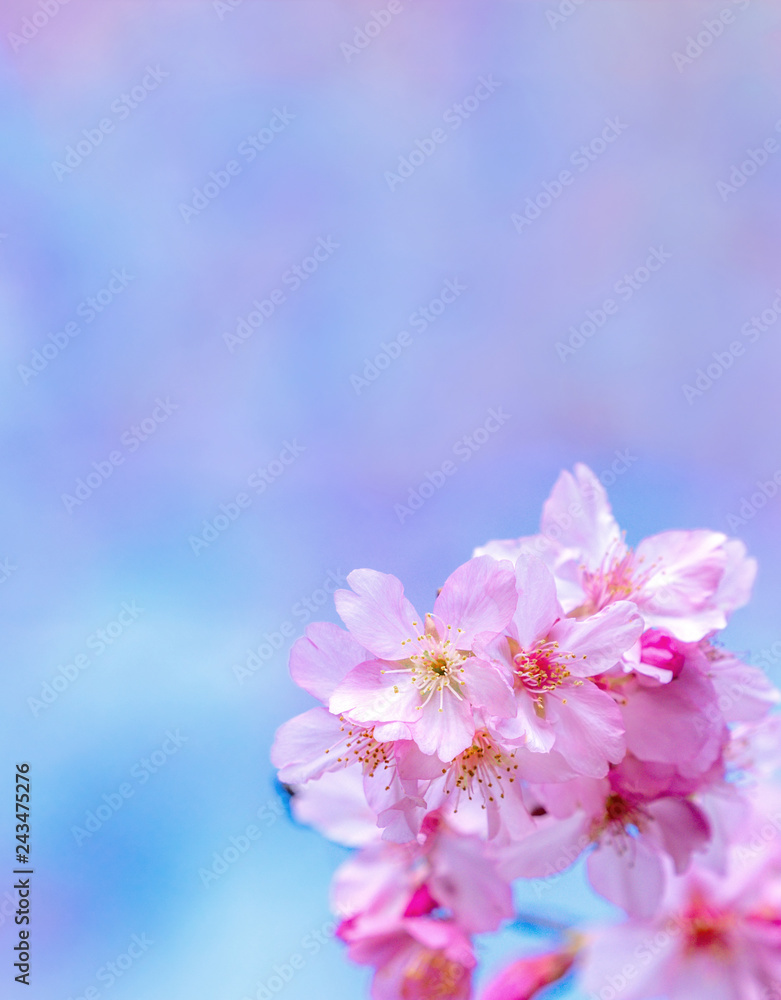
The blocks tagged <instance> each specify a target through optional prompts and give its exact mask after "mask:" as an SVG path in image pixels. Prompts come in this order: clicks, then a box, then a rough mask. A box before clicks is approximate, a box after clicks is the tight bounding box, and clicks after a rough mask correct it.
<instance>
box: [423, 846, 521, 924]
mask: <svg viewBox="0 0 781 1000" xmlns="http://www.w3.org/2000/svg"><path fill="white" fill-rule="evenodd" d="M430 857H431V864H432V868H433V871H432V874H431V877H430V879H429V882H430V885H431V890H432V892H433V893H434V896H435V898H436V899H437V901H438V902H439V904H440V905H441V906H444V907H446V908H447V909H449V910H451V911H452V913H453V916H454V917H455V919H456V920H457V921H458V923H459V925H460V926H461V927H463V929H464V930H465V931H467V933H469V934H481V933H485V932H487V931H495V930H496V929H497V928H498V927H499V925H500V923H501V922H502V921H503V920H509V919H511V918H512V916H513V912H514V910H513V897H512V891H511V889H510V885H509V883H508V882H507V881H506V880H505V879H503V878H501V877H500V876H499V875H498V873H497V871H496V864H495V862H494V861H493V860H490V859H489V858H488V856H487V854H486V845H485V842H483V841H481V840H479V839H478V838H477V837H465V836H463V835H461V834H456V833H454V832H453V831H451V830H448V829H445V830H443V832H441V833H440V834H438V836H437V838H436V841H435V847H434V849H433V851H432V853H431V856H430Z"/></svg>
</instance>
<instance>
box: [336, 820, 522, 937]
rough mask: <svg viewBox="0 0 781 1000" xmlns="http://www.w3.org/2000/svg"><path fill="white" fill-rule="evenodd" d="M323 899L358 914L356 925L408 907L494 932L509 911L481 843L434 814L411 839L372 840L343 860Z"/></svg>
mask: <svg viewBox="0 0 781 1000" xmlns="http://www.w3.org/2000/svg"><path fill="white" fill-rule="evenodd" d="M421 901H422V908H421ZM331 902H332V906H333V909H334V910H335V911H336V912H338V913H340V914H342V915H344V916H347V917H360V922H361V927H362V928H363V929H364V930H366V928H368V927H371V928H372V929H375V928H376V927H378V926H382V927H384V926H385V925H386V924H387V923H388V922H391V923H392V922H393V921H396V920H399V919H401V918H402V917H403V916H410V915H413V914H411V911H410V907H411V906H412V907H413V908H414V909H415V910H416V913H415V914H414V915H420V913H424V912H425V913H429V912H431V911H432V910H433V909H437V908H438V909H441V910H446V911H447V914H448V916H450V917H453V918H454V919H455V920H456V921H457V922H458V924H459V926H460V927H461V928H462V929H463V930H465V931H466V932H467V933H470V934H478V933H485V932H487V931H494V930H496V929H497V928H498V927H499V925H500V923H501V922H502V921H503V920H508V919H510V918H511V917H512V916H513V905H512V894H511V892H510V886H509V883H508V882H507V881H506V880H505V879H503V878H502V877H501V876H500V875H499V873H498V871H497V866H496V861H495V860H494V859H493V858H492V857H491V856H490V855H489V852H488V849H487V846H486V843H485V842H484V841H483V840H481V839H480V838H479V837H475V836H470V835H464V834H462V833H459V832H458V831H457V830H455V829H454V828H453V827H452V826H450V825H449V824H448V823H446V822H445V821H444V819H443V818H442V817H441V816H440V815H438V814H436V813H431V814H429V816H427V817H426V821H425V823H424V824H423V829H422V831H421V834H420V836H419V838H418V839H417V840H416V841H413V842H410V843H407V844H395V843H388V842H387V841H381V840H376V841H375V842H374V843H369V844H367V845H366V846H365V847H364V848H363V849H362V850H361V851H359V852H358V854H356V855H355V856H354V857H352V858H350V859H349V860H348V861H346V862H345V863H344V864H343V865H342V866H341V867H340V868H339V870H338V871H337V873H336V875H335V876H334V881H333V884H332V891H331Z"/></svg>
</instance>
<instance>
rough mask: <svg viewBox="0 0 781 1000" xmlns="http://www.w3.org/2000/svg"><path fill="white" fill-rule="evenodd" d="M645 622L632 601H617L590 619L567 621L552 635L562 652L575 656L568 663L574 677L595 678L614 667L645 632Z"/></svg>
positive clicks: (564, 620) (557, 627) (560, 623)
mask: <svg viewBox="0 0 781 1000" xmlns="http://www.w3.org/2000/svg"><path fill="white" fill-rule="evenodd" d="M643 627H644V626H643V619H642V618H641V617H640V614H639V613H638V610H637V608H636V607H635V605H634V604H632V603H631V601H616V603H615V604H610V605H608V606H607V607H606V608H603V609H602V611H599V612H597V614H595V615H591V617H590V618H585V619H582V620H575V619H574V618H564V619H562V620H561V621H559V622H557V623H556V624H555V625H554V626H553V628H552V629H551V632H550V638H551V639H554V640H555V641H556V642H558V643H559V647H560V648H561V650H562V651H566V652H568V653H574V654H575V659H574V660H570V661H568V663H567V669H568V670H569V671H570V673H571V674H572V675H573V676H574V677H594V676H596V675H597V674H601V673H605V672H606V671H608V670H610V669H611V667H614V666H615V665H616V663H618V661H619V660H620V659H621V657H622V656H623V654H624V653H625V652H626V651H627V650H628V649H629V648H630V647H631V646H633V645H634V644H635V643H636V642H637V640H638V639H639V638H640V636H641V635H642V633H643Z"/></svg>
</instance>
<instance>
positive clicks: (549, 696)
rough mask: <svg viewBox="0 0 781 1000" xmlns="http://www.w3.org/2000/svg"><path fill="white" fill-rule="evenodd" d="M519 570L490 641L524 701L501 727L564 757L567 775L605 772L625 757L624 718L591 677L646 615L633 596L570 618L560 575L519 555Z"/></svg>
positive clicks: (532, 746) (635, 634)
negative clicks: (511, 600)
mask: <svg viewBox="0 0 781 1000" xmlns="http://www.w3.org/2000/svg"><path fill="white" fill-rule="evenodd" d="M516 576H517V586H518V605H517V608H516V612H515V615H514V617H513V621H512V623H511V624H510V626H509V627H508V630H507V632H506V633H505V634H504V635H503V636H501V637H498V638H496V639H494V640H493V641H492V642H491V643H490V644H489V645H488V648H487V651H488V652H489V653H490V654H491V655H492V656H493V657H494V658H495V659H497V660H498V661H500V662H501V663H502V664H503V666H504V668H505V670H506V671H507V673H508V675H509V676H510V677H511V678H512V681H513V685H514V690H515V694H516V699H517V702H518V712H517V715H516V717H515V718H513V719H510V720H508V721H506V722H499V723H497V728H498V729H499V731H500V732H502V733H504V734H506V735H507V736H510V737H516V738H521V737H522V738H523V739H524V741H525V746H526V747H527V748H528V749H529V750H531V751H532V752H534V753H549V752H551V751H552V752H553V753H554V754H555V755H556V757H557V758H561V760H562V761H563V766H561V767H560V777H561V779H565V778H568V777H571V776H573V775H577V774H585V775H588V776H590V777H596V778H600V777H604V776H605V775H606V774H607V771H608V767H609V764H610V763H611V762H612V763H618V762H619V761H620V760H621V759H622V758H623V756H624V753H625V750H626V747H625V742H624V725H623V721H622V718H621V712H620V710H619V709H618V707H617V705H616V703H615V701H614V700H613V698H612V697H611V695H610V694H609V693H607V692H606V691H603V690H601V689H600V687H598V686H597V685H596V684H594V683H593V682H592V680H591V678H592V677H595V676H598V675H600V674H602V673H603V672H604V671H607V670H610V669H611V668H612V667H614V666H615V665H616V664H617V663H618V661H619V660H620V659H621V657H622V655H623V653H624V652H626V650H627V649H629V648H630V647H631V646H632V645H633V644H634V643H635V642H636V641H637V640H638V639H639V638H640V634H641V633H642V631H643V622H642V619H641V618H640V616H639V614H638V613H637V610H636V608H635V606H634V605H633V604H631V603H629V602H628V601H620V602H617V603H616V604H612V605H610V606H609V607H607V608H605V609H604V610H602V611H600V612H597V613H596V614H594V615H592V616H590V617H589V618H586V619H583V620H580V621H576V620H574V619H571V618H566V617H565V616H564V612H563V610H562V607H561V604H560V603H559V600H558V598H557V596H556V584H555V580H554V579H553V576H552V574H551V572H550V570H549V569H548V568H547V567H546V566H545V564H544V563H543V562H542V561H541V560H540V559H538V558H536V557H533V556H526V555H522V556H520V557H519V559H518V561H517V563H516ZM522 773H523V772H522ZM524 776H526V775H524Z"/></svg>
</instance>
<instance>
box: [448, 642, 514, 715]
mask: <svg viewBox="0 0 781 1000" xmlns="http://www.w3.org/2000/svg"><path fill="white" fill-rule="evenodd" d="M460 684H461V685H462V686H463V688H464V692H465V694H466V697H467V699H468V700H469V703H470V704H471V705H477V706H478V707H480V708H484V709H485V710H486V712H487V713H488V714H489V715H493V716H497V717H501V718H513V717H514V716H515V714H516V712H517V705H516V702H515V695H514V693H513V689H512V687H511V686H510V684H509V683H508V681H507V680H506V679H505V677H504V676H503V675H502V674H501V673H500V672H499V670H497V668H496V667H494V666H492V665H491V664H490V663H486V662H485V660H479V659H477V657H474V656H470V657H468V658H467V660H466V661H465V662H464V664H463V666H462V668H461V678H460Z"/></svg>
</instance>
